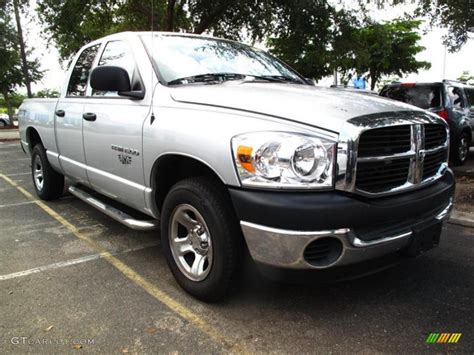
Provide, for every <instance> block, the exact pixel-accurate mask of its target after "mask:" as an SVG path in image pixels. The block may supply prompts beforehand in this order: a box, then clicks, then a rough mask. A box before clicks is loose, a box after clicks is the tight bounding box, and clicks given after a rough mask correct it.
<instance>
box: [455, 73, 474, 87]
mask: <svg viewBox="0 0 474 355" xmlns="http://www.w3.org/2000/svg"><path fill="white" fill-rule="evenodd" d="M457 80H459V81H462V82H463V83H466V84H469V85H474V75H471V73H470V72H469V70H465V71H463V72H462V74H461V76H460V77H459V78H457Z"/></svg>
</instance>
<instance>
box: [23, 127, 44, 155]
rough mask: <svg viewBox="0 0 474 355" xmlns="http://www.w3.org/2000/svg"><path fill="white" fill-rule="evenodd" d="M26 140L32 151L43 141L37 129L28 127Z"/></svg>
mask: <svg viewBox="0 0 474 355" xmlns="http://www.w3.org/2000/svg"><path fill="white" fill-rule="evenodd" d="M26 141H27V142H28V149H29V150H30V151H31V150H32V149H33V148H34V146H35V145H37V144H38V143H43V142H42V141H41V137H40V135H39V133H38V131H37V130H36V129H34V128H33V127H28V129H27V130H26Z"/></svg>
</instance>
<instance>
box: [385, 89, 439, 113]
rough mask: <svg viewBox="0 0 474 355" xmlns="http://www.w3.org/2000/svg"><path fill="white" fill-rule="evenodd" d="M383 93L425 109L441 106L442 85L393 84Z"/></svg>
mask: <svg viewBox="0 0 474 355" xmlns="http://www.w3.org/2000/svg"><path fill="white" fill-rule="evenodd" d="M381 95H382V96H385V97H389V98H391V99H394V100H397V101H402V102H406V103H407V104H410V105H414V106H418V107H420V108H422V109H425V110H426V109H429V108H438V107H440V106H441V87H440V86H439V85H410V86H404V85H400V86H392V87H388V88H387V89H385V90H383V91H382V93H381Z"/></svg>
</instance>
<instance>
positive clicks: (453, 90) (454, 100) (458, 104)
mask: <svg viewBox="0 0 474 355" xmlns="http://www.w3.org/2000/svg"><path fill="white" fill-rule="evenodd" d="M448 96H449V100H450V101H451V105H452V106H453V108H455V109H462V108H464V107H466V103H465V102H464V97H463V94H462V90H461V88H458V87H455V86H449V87H448Z"/></svg>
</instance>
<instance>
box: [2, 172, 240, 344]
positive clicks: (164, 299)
mask: <svg viewBox="0 0 474 355" xmlns="http://www.w3.org/2000/svg"><path fill="white" fill-rule="evenodd" d="M0 178H2V179H3V180H5V181H6V182H8V183H9V184H10V185H12V186H13V187H15V188H16V189H17V190H18V191H20V192H21V193H22V194H23V195H24V196H25V197H27V198H28V199H30V200H31V201H32V202H34V203H35V204H36V205H37V206H38V207H40V208H41V209H42V210H43V211H45V212H46V213H47V214H48V215H50V216H51V217H53V218H54V219H55V220H56V221H58V222H59V223H61V224H62V225H63V226H65V227H66V228H67V229H68V230H69V231H70V232H71V233H72V234H73V235H75V236H76V237H77V238H79V239H80V240H82V241H84V242H86V243H87V244H89V246H91V247H92V248H93V249H94V250H95V251H96V252H97V253H99V254H100V256H101V257H102V258H103V259H105V260H107V261H108V262H109V263H110V264H112V265H113V266H114V267H115V268H116V269H117V270H119V271H120V272H121V273H122V274H123V275H124V276H126V277H127V278H128V279H129V280H131V281H132V282H133V283H135V284H136V285H138V286H140V287H141V288H142V289H143V290H145V291H146V292H147V293H148V294H149V295H151V296H152V297H154V298H155V299H157V300H158V301H160V302H161V303H163V304H164V305H165V306H167V307H168V308H170V309H171V310H172V311H174V312H175V313H177V314H178V315H179V316H181V317H182V318H184V319H186V320H187V321H188V322H190V323H191V324H193V325H194V326H196V327H197V328H199V329H200V330H201V331H203V332H204V333H206V334H207V335H208V336H209V337H210V338H211V339H213V340H214V341H216V342H218V343H220V344H221V345H222V346H223V347H224V348H225V349H226V351H230V352H239V353H242V352H247V351H246V350H245V348H244V347H243V346H242V345H241V344H239V343H238V342H237V341H235V342H234V341H229V340H228V339H227V337H226V336H224V335H223V334H221V333H220V332H219V331H218V330H217V328H215V327H213V326H212V325H210V324H209V323H207V322H206V321H205V320H203V319H202V318H201V317H200V316H199V315H197V314H196V313H194V312H193V311H192V310H191V309H189V308H187V307H186V306H184V305H182V304H181V303H179V302H178V301H176V300H175V299H173V298H172V297H170V296H169V295H168V294H167V293H165V292H164V291H163V290H161V289H160V288H159V287H157V286H156V285H154V284H152V283H150V282H149V281H147V280H146V279H145V278H143V277H142V276H141V275H139V274H138V273H137V272H136V271H134V270H133V269H132V268H130V267H129V266H128V265H126V264H125V263H123V262H122V261H120V260H119V259H117V258H116V257H115V256H113V255H112V254H111V253H110V252H108V251H107V250H106V249H104V248H103V247H102V246H101V245H100V244H98V243H97V242H95V241H94V240H92V239H91V238H89V237H87V236H86V235H84V234H82V233H81V232H80V231H79V230H78V229H77V227H76V226H74V225H73V224H72V223H70V222H69V221H68V220H66V219H65V218H64V217H63V216H61V215H60V214H58V213H57V212H56V211H54V210H53V209H52V208H50V207H49V206H47V205H46V204H45V203H43V202H42V201H40V200H38V199H36V198H35V197H34V196H33V195H32V194H31V193H29V192H28V191H27V190H25V189H24V188H23V187H21V186H19V185H18V184H17V183H16V182H15V181H13V180H12V179H10V178H9V177H7V176H5V175H3V174H0Z"/></svg>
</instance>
